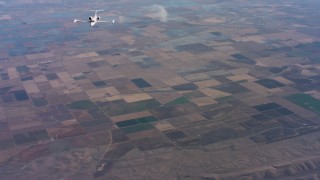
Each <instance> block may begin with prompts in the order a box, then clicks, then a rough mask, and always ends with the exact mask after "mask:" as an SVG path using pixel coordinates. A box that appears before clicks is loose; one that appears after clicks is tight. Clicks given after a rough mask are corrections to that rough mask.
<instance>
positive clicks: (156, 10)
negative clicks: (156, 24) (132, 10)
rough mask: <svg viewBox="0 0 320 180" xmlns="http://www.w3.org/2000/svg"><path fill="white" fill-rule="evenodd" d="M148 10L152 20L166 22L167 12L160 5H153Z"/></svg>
mask: <svg viewBox="0 0 320 180" xmlns="http://www.w3.org/2000/svg"><path fill="white" fill-rule="evenodd" d="M149 10H150V12H151V13H152V16H153V17H154V18H157V19H160V22H167V17H168V12H167V10H166V9H165V8H164V7H163V6H162V5H158V4H154V5H153V6H152V7H151V8H150V9H149Z"/></svg>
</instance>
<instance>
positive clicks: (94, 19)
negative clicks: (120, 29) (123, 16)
mask: <svg viewBox="0 0 320 180" xmlns="http://www.w3.org/2000/svg"><path fill="white" fill-rule="evenodd" d="M91 11H95V13H94V16H93V17H92V16H89V20H88V21H84V20H80V19H75V20H74V21H73V22H74V23H76V22H86V23H90V26H94V25H95V24H96V23H98V22H99V23H100V22H109V21H101V17H100V16H98V12H99V11H103V10H91ZM111 22H112V23H113V24H114V23H115V20H112V21H111Z"/></svg>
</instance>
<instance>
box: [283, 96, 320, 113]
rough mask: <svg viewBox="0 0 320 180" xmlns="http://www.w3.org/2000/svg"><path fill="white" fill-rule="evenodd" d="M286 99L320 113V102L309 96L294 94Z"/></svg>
mask: <svg viewBox="0 0 320 180" xmlns="http://www.w3.org/2000/svg"><path fill="white" fill-rule="evenodd" d="M285 98H286V99H287V100H289V101H290V102H292V103H294V104H296V105H299V106H301V107H304V108H306V109H310V110H312V111H314V112H317V113H320V100H318V99H316V98H314V97H312V96H310V95H308V94H293V95H290V96H286V97H285Z"/></svg>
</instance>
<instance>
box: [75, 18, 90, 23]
mask: <svg viewBox="0 0 320 180" xmlns="http://www.w3.org/2000/svg"><path fill="white" fill-rule="evenodd" d="M73 22H74V23H76V22H88V21H85V20H81V19H74V20H73Z"/></svg>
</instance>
